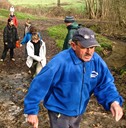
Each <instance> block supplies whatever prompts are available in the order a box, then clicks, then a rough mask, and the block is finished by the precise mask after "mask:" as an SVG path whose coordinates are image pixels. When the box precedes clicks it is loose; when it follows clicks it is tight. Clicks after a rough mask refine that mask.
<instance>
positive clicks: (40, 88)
mask: <svg viewBox="0 0 126 128" xmlns="http://www.w3.org/2000/svg"><path fill="white" fill-rule="evenodd" d="M54 74H55V73H54V72H53V71H52V70H51V69H50V68H49V67H48V66H45V67H44V68H43V69H42V70H41V71H40V73H39V74H38V75H37V76H36V77H35V78H34V79H33V81H32V82H31V85H30V88H29V90H28V93H27V95H26V97H25V99H24V113H25V114H35V115H36V114H38V111H39V103H40V102H41V101H43V100H44V98H45V96H46V94H47V93H48V91H49V89H50V87H51V85H53V84H52V82H53V77H54Z"/></svg>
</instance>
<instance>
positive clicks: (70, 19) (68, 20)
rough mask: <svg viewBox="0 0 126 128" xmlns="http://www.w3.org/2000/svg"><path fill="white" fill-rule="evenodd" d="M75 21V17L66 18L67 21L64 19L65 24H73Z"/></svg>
mask: <svg viewBox="0 0 126 128" xmlns="http://www.w3.org/2000/svg"><path fill="white" fill-rule="evenodd" d="M74 21H75V20H74V17H73V16H66V17H65V19H64V22H65V23H73V22H74Z"/></svg>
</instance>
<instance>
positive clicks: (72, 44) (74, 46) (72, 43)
mask: <svg viewBox="0 0 126 128" xmlns="http://www.w3.org/2000/svg"><path fill="white" fill-rule="evenodd" d="M70 45H71V48H72V49H73V50H75V49H76V44H75V43H74V42H73V41H71V43H70Z"/></svg>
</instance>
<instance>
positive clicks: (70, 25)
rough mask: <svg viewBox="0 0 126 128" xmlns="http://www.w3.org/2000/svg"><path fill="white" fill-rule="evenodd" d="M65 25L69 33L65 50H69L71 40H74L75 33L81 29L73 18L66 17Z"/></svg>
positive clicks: (65, 42) (64, 46) (64, 45)
mask: <svg viewBox="0 0 126 128" xmlns="http://www.w3.org/2000/svg"><path fill="white" fill-rule="evenodd" d="M64 23H65V24H66V27H67V30H68V33H67V35H66V38H65V40H64V44H63V50H65V49H68V48H69V47H70V40H71V39H72V37H73V34H74V32H75V31H76V30H77V29H78V28H80V27H81V26H80V25H78V24H77V23H76V22H75V20H74V17H73V16H66V17H65V19H64Z"/></svg>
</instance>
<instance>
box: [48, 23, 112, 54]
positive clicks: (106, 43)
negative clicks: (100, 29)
mask: <svg viewBox="0 0 126 128" xmlns="http://www.w3.org/2000/svg"><path fill="white" fill-rule="evenodd" d="M48 33H49V35H50V36H51V37H52V38H53V39H54V40H55V41H56V44H57V46H58V47H59V48H60V49H62V46H63V43H64V39H65V36H66V34H67V29H66V26H65V25H64V24H61V25H56V26H52V27H50V28H48ZM96 39H97V41H98V42H99V43H100V45H101V47H98V48H96V51H97V52H98V53H99V54H100V53H102V52H103V50H110V51H111V50H112V44H113V43H112V41H110V40H109V39H107V38H106V37H104V36H102V35H100V34H96Z"/></svg>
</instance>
